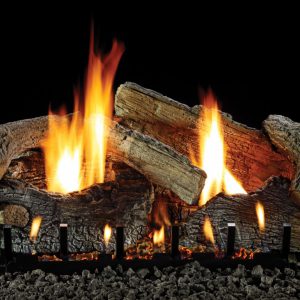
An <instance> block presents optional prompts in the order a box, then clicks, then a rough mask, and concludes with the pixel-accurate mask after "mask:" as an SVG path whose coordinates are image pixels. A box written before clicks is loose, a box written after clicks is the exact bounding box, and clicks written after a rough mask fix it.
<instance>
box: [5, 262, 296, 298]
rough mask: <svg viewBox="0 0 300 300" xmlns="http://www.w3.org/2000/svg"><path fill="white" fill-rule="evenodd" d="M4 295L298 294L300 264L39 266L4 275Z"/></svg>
mask: <svg viewBox="0 0 300 300" xmlns="http://www.w3.org/2000/svg"><path fill="white" fill-rule="evenodd" d="M0 286H1V288H0V298H1V299H22V298H23V299H174V300H175V299H254V298H257V299H262V298H263V299H266V298H268V299H300V270H299V268H296V269H291V268H284V269H282V270H280V269H278V268H274V269H273V270H271V269H264V268H262V267H261V266H260V265H257V266H255V267H254V268H253V269H247V268H246V267H245V266H243V265H238V266H237V267H236V268H225V269H216V270H214V271H212V270H210V269H208V268H206V267H204V266H201V265H200V263H199V262H197V261H193V262H189V263H187V264H185V265H184V266H179V267H174V266H168V267H165V268H162V269H158V268H157V267H154V268H153V269H152V270H150V269H149V268H142V269H138V270H135V271H134V270H133V269H132V268H129V269H128V270H125V269H123V268H122V266H121V265H117V266H116V267H114V268H112V267H111V266H107V267H105V268H104V269H103V270H102V271H101V272H99V271H97V270H96V272H93V273H91V272H90V271H88V270H83V271H82V272H81V273H80V274H77V273H74V274H72V275H54V274H53V273H45V272H44V271H42V270H40V269H37V270H33V271H31V272H30V271H28V272H26V273H19V272H16V273H5V274H3V275H1V276H0Z"/></svg>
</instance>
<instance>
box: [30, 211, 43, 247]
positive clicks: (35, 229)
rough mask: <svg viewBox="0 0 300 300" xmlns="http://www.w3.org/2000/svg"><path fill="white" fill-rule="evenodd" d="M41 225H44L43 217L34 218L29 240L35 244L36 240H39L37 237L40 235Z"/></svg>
mask: <svg viewBox="0 0 300 300" xmlns="http://www.w3.org/2000/svg"><path fill="white" fill-rule="evenodd" d="M41 223H42V217H41V216H37V217H34V218H33V220H32V224H31V229H30V234H29V238H30V240H31V241H33V242H35V241H36V239H37V236H38V234H39V230H40V227H41Z"/></svg>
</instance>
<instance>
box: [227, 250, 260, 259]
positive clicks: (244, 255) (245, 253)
mask: <svg viewBox="0 0 300 300" xmlns="http://www.w3.org/2000/svg"><path fill="white" fill-rule="evenodd" d="M259 252H260V250H259V249H256V250H255V251H253V250H251V249H250V250H248V249H246V248H240V250H239V251H238V252H236V253H235V254H234V255H233V257H232V258H233V259H253V258H254V254H255V253H259Z"/></svg>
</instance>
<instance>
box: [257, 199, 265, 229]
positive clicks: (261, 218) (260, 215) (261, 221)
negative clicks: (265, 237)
mask: <svg viewBox="0 0 300 300" xmlns="http://www.w3.org/2000/svg"><path fill="white" fill-rule="evenodd" d="M255 208H256V215H257V220H258V227H259V230H260V231H264V230H265V210H264V207H263V205H262V204H261V203H260V202H259V201H258V202H257V203H256V207H255Z"/></svg>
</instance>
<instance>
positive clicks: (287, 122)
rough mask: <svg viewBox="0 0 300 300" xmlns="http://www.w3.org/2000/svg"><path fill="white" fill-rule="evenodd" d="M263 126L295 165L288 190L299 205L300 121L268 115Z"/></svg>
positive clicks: (278, 147) (273, 141)
mask: <svg viewBox="0 0 300 300" xmlns="http://www.w3.org/2000/svg"><path fill="white" fill-rule="evenodd" d="M263 127H264V129H265V131H266V133H267V134H268V136H269V138H270V140H271V141H272V143H273V145H275V146H276V147H277V149H279V151H281V152H282V153H284V154H285V155H286V156H288V157H289V158H290V160H291V161H292V162H293V163H294V164H295V165H296V175H295V177H294V179H293V181H292V184H291V188H290V192H291V197H292V198H293V199H294V201H295V203H296V204H298V206H300V123H296V122H293V121H292V120H291V119H289V118H287V117H284V116H278V115H270V116H269V117H268V118H267V119H266V120H265V121H264V122H263Z"/></svg>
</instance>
